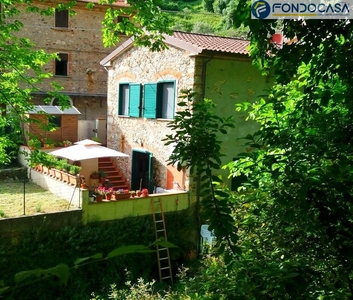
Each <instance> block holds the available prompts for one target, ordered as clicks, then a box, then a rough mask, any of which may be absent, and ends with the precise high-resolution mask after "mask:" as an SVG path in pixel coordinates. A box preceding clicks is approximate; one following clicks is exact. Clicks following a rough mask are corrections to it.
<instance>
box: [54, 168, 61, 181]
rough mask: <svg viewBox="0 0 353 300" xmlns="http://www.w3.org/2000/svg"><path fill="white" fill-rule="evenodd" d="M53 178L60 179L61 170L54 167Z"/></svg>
mask: <svg viewBox="0 0 353 300" xmlns="http://www.w3.org/2000/svg"><path fill="white" fill-rule="evenodd" d="M54 172H55V178H56V179H58V180H62V172H61V171H60V170H57V169H54Z"/></svg>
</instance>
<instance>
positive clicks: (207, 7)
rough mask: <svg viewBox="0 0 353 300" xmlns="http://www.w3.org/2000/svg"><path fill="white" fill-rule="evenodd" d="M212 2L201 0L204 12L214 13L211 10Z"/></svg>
mask: <svg viewBox="0 0 353 300" xmlns="http://www.w3.org/2000/svg"><path fill="white" fill-rule="evenodd" d="M213 2H214V0H202V5H203V8H204V10H205V11H208V12H214V10H213Z"/></svg>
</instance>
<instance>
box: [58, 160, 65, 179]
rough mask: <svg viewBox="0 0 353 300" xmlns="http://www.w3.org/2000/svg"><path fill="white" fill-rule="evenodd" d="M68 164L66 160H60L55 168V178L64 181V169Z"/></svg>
mask: <svg viewBox="0 0 353 300" xmlns="http://www.w3.org/2000/svg"><path fill="white" fill-rule="evenodd" d="M65 164H67V161H66V159H59V160H58V163H57V165H56V168H55V177H56V178H57V179H59V180H63V168H64V166H65Z"/></svg>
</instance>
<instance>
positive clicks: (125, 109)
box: [118, 82, 141, 118]
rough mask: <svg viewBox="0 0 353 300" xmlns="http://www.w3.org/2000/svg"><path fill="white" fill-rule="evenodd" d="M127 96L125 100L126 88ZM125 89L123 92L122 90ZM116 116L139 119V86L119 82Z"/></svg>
mask: <svg viewBox="0 0 353 300" xmlns="http://www.w3.org/2000/svg"><path fill="white" fill-rule="evenodd" d="M127 87H128V95H127V98H128V99H126V98H125V97H126V94H125V93H124V91H126V88H127ZM123 88H125V90H124V89H123ZM118 89H119V90H118V116H120V117H121V116H122V117H135V118H139V117H141V84H140V83H131V82H121V83H119V87H118Z"/></svg>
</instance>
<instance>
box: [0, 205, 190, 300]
mask: <svg viewBox="0 0 353 300" xmlns="http://www.w3.org/2000/svg"><path fill="white" fill-rule="evenodd" d="M165 219H166V224H167V228H170V230H168V241H169V244H168V246H172V244H175V245H177V246H178V248H171V249H170V251H171V256H172V265H173V268H175V269H176V268H177V265H178V264H182V263H183V256H184V255H185V253H187V252H188V251H189V250H190V248H189V246H190V243H191V242H190V241H191V240H193V241H194V239H193V237H194V236H193V235H190V232H192V231H193V229H194V228H195V227H194V225H193V223H192V222H187V221H188V220H189V219H190V218H189V214H188V212H186V211H183V212H179V213H168V214H166V215H165ZM49 228H52V226H50V224H48V221H47V222H44V223H43V224H42V227H34V228H33V229H32V230H29V231H27V232H25V233H23V234H19V235H17V236H16V237H10V238H2V239H1V242H0V267H1V269H2V278H1V279H3V280H4V282H3V284H2V285H1V281H0V292H1V290H2V289H1V287H4V290H5V289H6V287H11V290H9V289H7V292H6V294H5V295H6V299H19V298H21V299H24V300H25V299H33V298H36V299H43V300H44V299H89V297H90V294H91V293H92V291H95V292H97V294H99V295H102V296H104V297H105V298H106V296H107V295H108V293H109V289H108V287H109V286H110V285H111V284H116V286H117V287H118V288H120V287H123V286H124V282H126V280H127V279H129V280H132V281H135V280H137V278H139V277H142V278H144V279H146V280H151V278H157V277H158V272H157V258H156V254H155V251H154V247H146V246H139V245H152V244H153V241H154V239H155V235H154V226H153V218H152V216H143V217H137V218H136V217H135V218H126V219H123V220H117V221H111V222H104V223H94V224H90V225H86V226H82V227H65V228H62V229H59V230H52V229H50V230H49ZM181 236H183V238H181ZM184 238H186V240H184ZM181 241H182V242H181ZM161 243H162V244H161V245H164V246H165V244H163V241H161ZM170 243H172V244H170ZM129 245H130V246H129ZM131 245H135V246H131ZM125 254H129V255H125ZM108 258H109V259H108ZM9 261H11V264H9V263H8V262H9ZM50 266H54V267H52V268H48V267H50ZM19 270H24V271H21V272H19ZM126 270H128V272H129V277H128V278H127V277H126V276H127V274H126ZM68 272H69V273H68ZM17 273H19V274H18V275H16V280H17V281H18V284H19V285H21V286H22V285H23V286H22V287H21V288H19V286H18V288H16V289H14V290H13V289H12V287H13V286H14V285H15V282H14V281H13V276H14V274H17ZM68 274H69V276H68ZM67 276H68V277H67ZM54 278H57V280H55V279H54ZM67 278H68V280H67V282H66V279H67ZM36 279H39V281H37V280H36ZM33 281H35V286H34V285H33V284H31V283H34V282H33ZM64 283H66V286H65V285H64ZM10 292H11V293H10Z"/></svg>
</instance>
